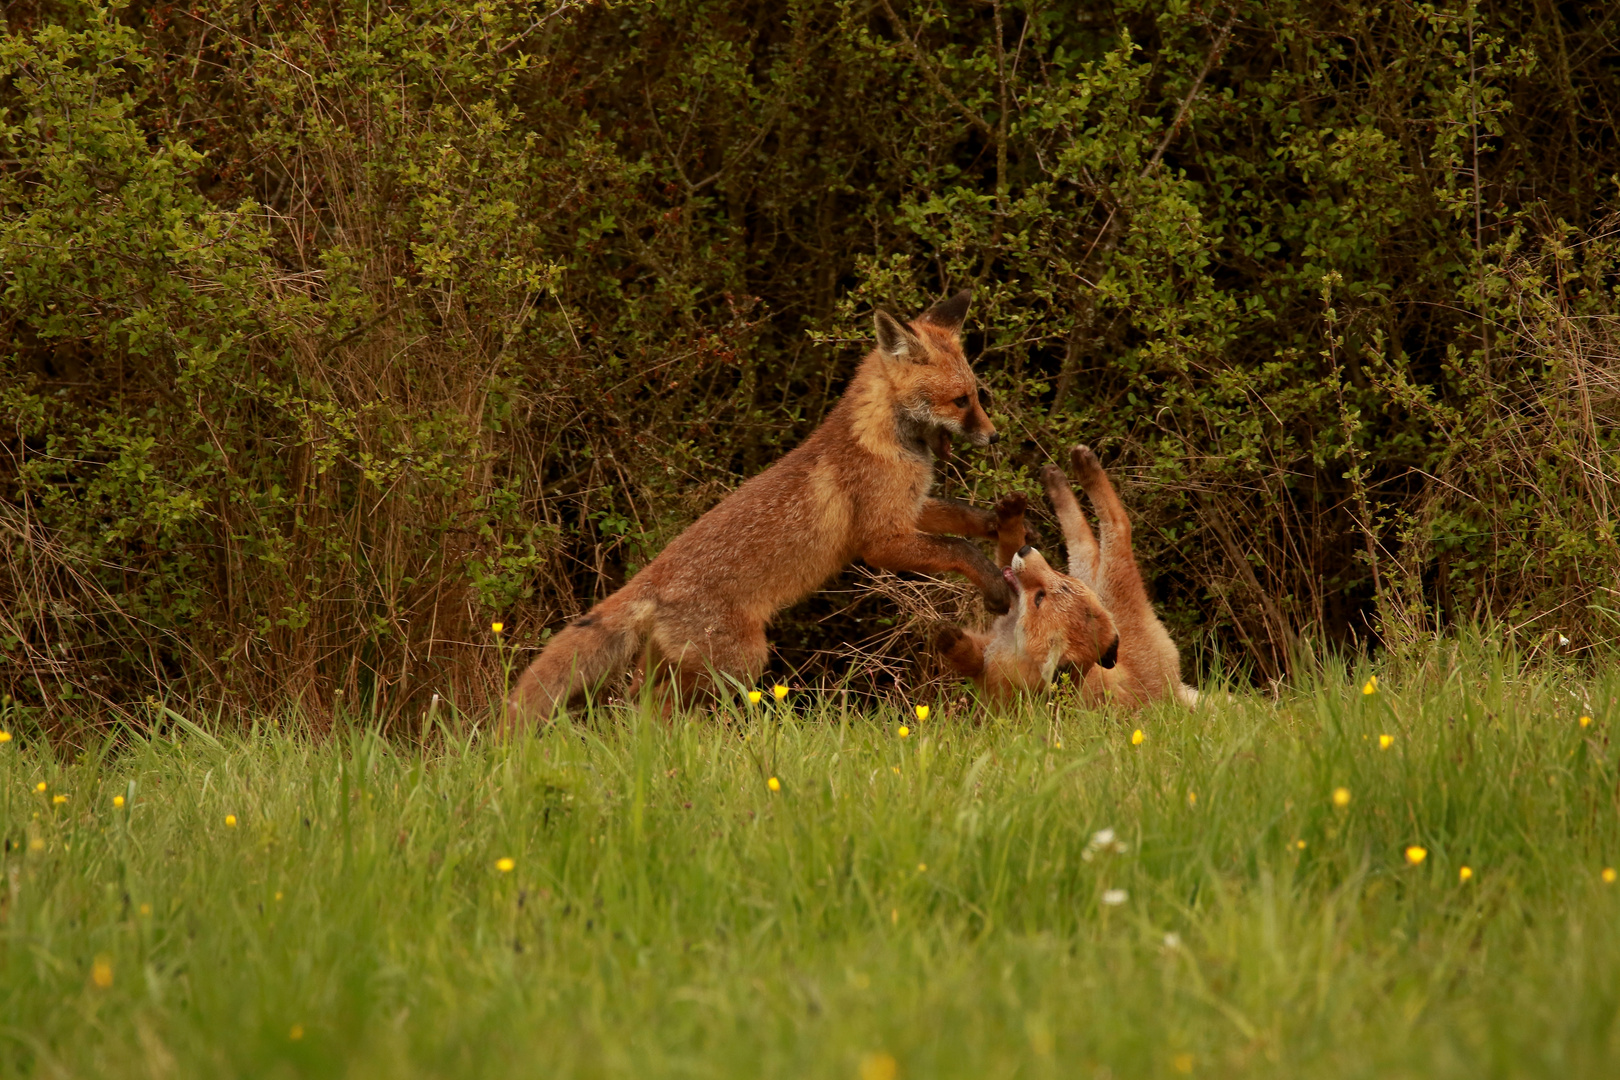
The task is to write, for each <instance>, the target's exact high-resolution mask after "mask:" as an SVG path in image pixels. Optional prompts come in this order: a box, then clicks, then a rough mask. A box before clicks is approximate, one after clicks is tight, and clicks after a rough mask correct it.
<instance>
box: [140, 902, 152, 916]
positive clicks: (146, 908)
mask: <svg viewBox="0 0 1620 1080" xmlns="http://www.w3.org/2000/svg"><path fill="white" fill-rule="evenodd" d="M141 914H142V915H150V914H152V905H151V904H142V905H141Z"/></svg>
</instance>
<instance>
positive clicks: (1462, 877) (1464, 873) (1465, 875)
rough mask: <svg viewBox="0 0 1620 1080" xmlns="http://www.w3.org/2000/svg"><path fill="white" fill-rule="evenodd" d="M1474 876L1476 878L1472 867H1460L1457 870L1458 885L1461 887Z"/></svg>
mask: <svg viewBox="0 0 1620 1080" xmlns="http://www.w3.org/2000/svg"><path fill="white" fill-rule="evenodd" d="M1473 876H1474V871H1473V869H1472V868H1471V867H1467V866H1459V867H1458V868H1457V883H1458V884H1459V885H1460V884H1462V883H1463V882H1465V881H1467V880H1468V879H1469V878H1471V877H1473Z"/></svg>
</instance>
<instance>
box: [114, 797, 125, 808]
mask: <svg viewBox="0 0 1620 1080" xmlns="http://www.w3.org/2000/svg"><path fill="white" fill-rule="evenodd" d="M123 808H124V797H123V796H122V795H114V796H113V809H114V810H122V809H123Z"/></svg>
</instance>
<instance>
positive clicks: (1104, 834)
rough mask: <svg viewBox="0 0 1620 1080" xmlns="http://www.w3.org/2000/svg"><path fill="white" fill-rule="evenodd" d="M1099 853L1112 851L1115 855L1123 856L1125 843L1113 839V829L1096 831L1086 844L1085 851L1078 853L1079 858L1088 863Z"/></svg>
mask: <svg viewBox="0 0 1620 1080" xmlns="http://www.w3.org/2000/svg"><path fill="white" fill-rule="evenodd" d="M1099 851H1112V852H1114V853H1115V854H1119V855H1123V854H1124V853H1125V842H1124V841H1123V840H1116V839H1114V830H1113V829H1098V830H1097V831H1096V832H1094V833H1092V834H1091V839H1090V840H1089V841H1087V843H1086V850H1084V851H1082V852H1081V853H1080V857H1081V858H1082V859H1084V860H1085V861H1086V862H1090V861H1091V860H1092V859H1094V858H1096V857H1097V853H1098V852H1099Z"/></svg>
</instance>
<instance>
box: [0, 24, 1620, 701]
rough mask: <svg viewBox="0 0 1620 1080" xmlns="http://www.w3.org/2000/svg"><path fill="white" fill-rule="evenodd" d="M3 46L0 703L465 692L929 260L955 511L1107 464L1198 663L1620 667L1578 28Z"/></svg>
mask: <svg viewBox="0 0 1620 1080" xmlns="http://www.w3.org/2000/svg"><path fill="white" fill-rule="evenodd" d="M6 17H7V23H8V35H7V36H6V38H5V39H4V42H3V45H0V50H3V59H0V65H3V69H4V73H5V74H4V80H3V82H0V108H3V109H4V114H3V118H0V143H3V146H0V159H3V160H0V205H3V218H0V288H3V291H0V324H3V326H4V330H5V334H6V338H5V342H4V346H3V349H0V534H3V536H4V541H5V544H4V550H3V559H4V572H3V574H0V658H3V659H0V677H3V680H4V682H5V684H6V689H7V690H8V691H9V694H10V695H11V697H12V699H13V702H12V704H11V705H10V706H9V708H12V709H14V710H16V709H21V710H26V711H28V712H29V713H30V715H36V716H38V717H40V718H42V719H45V718H50V717H66V716H74V715H85V714H90V713H93V714H94V715H96V716H99V717H102V718H111V717H116V716H118V715H120V714H123V715H132V716H143V715H146V713H145V712H143V710H144V709H147V708H148V706H146V705H144V704H142V703H144V702H147V701H148V700H150V699H153V698H157V697H162V698H165V699H169V698H175V697H178V698H184V699H187V700H189V701H191V702H194V703H201V704H204V705H215V706H219V707H225V708H228V709H230V710H233V711H234V710H237V709H240V708H241V707H244V706H249V705H253V704H263V703H266V702H269V701H285V700H286V698H287V696H288V695H289V694H290V695H292V696H293V697H295V698H297V699H298V700H299V701H300V702H301V704H303V705H304V706H305V707H306V708H307V709H309V710H310V711H311V713H312V714H313V715H324V714H326V713H327V712H328V711H329V709H330V707H331V704H332V702H333V700H334V698H335V696H336V695H337V694H339V693H340V692H341V693H344V694H347V695H348V696H349V700H350V701H358V702H361V703H363V705H364V707H365V708H367V709H370V710H373V711H374V712H375V713H376V714H377V715H378V716H380V717H384V718H391V717H395V716H400V715H404V714H406V713H409V714H410V715H413V716H414V715H417V712H418V710H419V708H420V706H421V704H422V702H423V700H424V699H425V697H426V696H427V695H429V694H431V693H434V692H437V693H440V694H443V695H445V696H448V697H453V698H455V699H457V700H459V701H462V702H464V703H467V704H476V703H477V702H478V701H479V700H482V698H483V695H485V694H486V693H487V692H488V688H489V687H490V686H492V685H498V683H499V678H500V671H501V669H502V666H503V662H504V663H505V664H511V663H522V662H523V660H524V659H525V658H526V656H527V655H528V654H527V650H528V649H529V648H531V647H533V646H535V645H536V644H538V643H539V642H540V641H541V640H543V637H544V634H545V628H547V627H549V626H554V625H556V624H557V623H558V622H559V621H560V620H562V619H563V618H564V617H565V616H567V615H569V614H571V613H573V612H576V611H578V610H579V609H580V608H581V607H583V606H584V605H586V604H588V603H589V602H590V601H591V600H592V599H593V598H598V597H600V596H602V595H604V594H605V593H606V592H607V591H609V590H611V589H612V588H614V587H615V586H616V585H617V584H618V583H619V582H621V581H622V580H623V578H624V577H625V576H626V575H627V574H629V573H631V572H633V571H634V569H635V568H636V567H637V566H638V565H640V564H641V563H642V562H644V561H645V560H646V559H647V558H648V557H649V555H650V554H651V553H653V552H656V551H657V550H658V548H659V547H660V546H661V545H662V544H663V543H664V542H665V541H666V540H667V539H668V538H669V537H670V536H672V535H673V534H674V533H675V532H676V531H677V530H679V529H680V528H681V527H682V526H683V525H684V524H686V523H687V522H689V521H690V520H692V518H693V517H694V516H695V515H697V514H698V513H700V512H701V511H702V510H703V509H705V508H706V507H708V506H710V505H712V504H713V502H714V501H715V500H716V499H718V498H719V497H720V495H721V494H722V493H724V492H725V491H726V490H728V489H729V488H731V487H732V486H734V485H735V484H736V483H737V482H738V480H739V479H740V478H742V477H745V476H747V475H749V474H751V473H753V472H755V471H757V470H759V469H761V468H763V467H764V466H765V465H766V464H768V463H769V462H770V461H771V460H772V459H774V458H775V457H777V456H778V455H780V454H781V453H782V452H783V451H784V450H785V449H787V448H789V447H791V446H793V445H794V444H795V443H797V442H798V441H799V440H800V439H801V438H802V437H803V436H804V435H805V434H806V433H807V432H808V431H809V430H810V429H811V428H812V427H813V426H814V425H815V424H816V422H817V421H818V420H819V418H820V417H821V416H822V415H823V414H824V413H825V411H826V410H827V408H828V406H829V405H830V403H831V402H832V401H833V400H834V399H835V398H836V396H837V394H838V393H839V391H840V389H841V388H842V386H843V385H844V382H845V380H846V379H847V377H848V376H849V374H850V372H851V371H852V370H853V367H854V364H855V362H856V360H857V359H858V357H859V355H860V354H861V353H862V351H863V350H864V349H865V347H866V344H865V337H866V333H867V327H868V325H869V315H870V310H871V308H872V306H874V305H883V306H886V307H889V308H891V309H893V310H897V311H901V312H903V313H909V312H912V311H915V310H918V309H920V308H921V307H922V306H924V305H925V304H926V303H928V302H930V301H931V300H932V299H933V298H936V297H938V296H939V295H941V294H944V293H946V292H948V291H951V290H954V289H957V288H960V287H962V286H964V285H972V286H973V287H974V288H975V290H976V292H975V295H976V297H977V300H976V305H975V311H974V315H973V319H972V327H973V332H972V334H971V336H970V345H971V347H972V350H973V352H975V353H977V354H978V356H979V357H980V358H981V359H980V361H979V366H980V368H981V370H982V371H983V373H984V376H985V379H986V381H987V383H988V384H989V385H990V386H991V388H992V389H993V391H994V393H995V394H996V397H997V400H998V408H997V420H998V423H999V424H1001V425H1002V427H1003V430H1004V431H1005V432H1006V433H1007V434H1008V435H1010V436H1011V438H1010V439H1008V440H1007V441H1006V442H1004V443H1003V445H1002V446H1001V447H998V448H996V450H995V451H993V452H990V453H988V454H983V455H976V456H974V457H972V458H969V459H958V460H957V461H956V462H954V463H953V465H952V467H951V468H950V469H949V470H948V475H947V476H945V478H944V481H945V484H946V486H947V488H948V489H950V490H952V491H953V492H954V493H957V494H963V495H968V496H971V497H974V498H978V499H982V500H988V499H990V498H991V497H992V496H993V495H995V494H997V493H1000V492H1003V491H1006V490H1009V489H1011V488H1013V487H1021V488H1023V489H1025V490H1027V491H1030V492H1031V493H1032V494H1034V493H1035V492H1036V488H1035V485H1034V484H1033V483H1032V475H1033V470H1034V469H1035V467H1036V466H1038V465H1039V464H1040V463H1042V462H1044V461H1046V460H1048V459H1049V458H1051V457H1061V455H1062V454H1063V453H1064V451H1065V449H1066V448H1067V446H1068V445H1070V444H1071V443H1073V442H1076V441H1082V440H1083V441H1087V442H1090V443H1092V444H1093V445H1096V446H1098V447H1099V449H1100V450H1101V452H1102V454H1103V457H1104V459H1105V461H1106V462H1107V463H1109V464H1110V466H1111V467H1112V469H1113V470H1114V473H1115V475H1116V477H1118V478H1119V479H1120V481H1121V482H1122V486H1123V488H1124V491H1125V497H1126V500H1127V502H1128V504H1129V505H1130V507H1131V508H1132V510H1133V512H1134V513H1135V515H1136V516H1137V519H1138V521H1139V525H1138V531H1137V534H1136V542H1137V550H1138V554H1139V556H1140V558H1141V559H1142V561H1143V562H1144V564H1145V565H1146V566H1147V567H1148V568H1149V573H1150V575H1151V577H1152V579H1153V584H1154V588H1155V589H1156V590H1157V595H1158V598H1159V600H1160V602H1161V606H1162V609H1163V611H1164V612H1165V614H1166V618H1167V621H1168V622H1170V623H1171V625H1172V629H1173V631H1174V633H1175V634H1176V636H1177V637H1178V639H1179V640H1181V641H1182V642H1183V643H1184V645H1185V646H1187V647H1188V648H1187V651H1188V652H1189V654H1190V656H1191V657H1192V658H1194V659H1199V658H1202V659H1203V660H1208V659H1209V658H1210V657H1212V656H1214V655H1216V654H1217V653H1219V654H1221V655H1223V656H1224V657H1225V658H1226V659H1227V660H1228V661H1232V660H1239V661H1241V662H1242V663H1243V664H1245V665H1247V668H1248V670H1251V671H1252V672H1253V673H1254V674H1255V675H1256V676H1257V677H1260V678H1270V677H1277V676H1279V675H1282V674H1284V673H1285V671H1286V668H1287V666H1288V664H1289V663H1290V662H1291V658H1292V657H1296V656H1297V655H1299V651H1300V647H1301V644H1300V643H1301V642H1302V641H1304V642H1310V643H1323V644H1327V645H1333V644H1336V643H1337V644H1343V643H1348V642H1354V641H1366V640H1379V641H1381V642H1382V643H1384V644H1385V645H1386V646H1389V647H1394V648H1400V647H1404V646H1405V645H1407V644H1410V643H1412V642H1414V641H1416V640H1418V639H1419V638H1421V637H1422V636H1424V635H1427V634H1431V633H1433V632H1435V631H1437V630H1440V629H1443V628H1445V627H1446V626H1448V625H1452V624H1455V623H1458V622H1460V621H1474V620H1496V621H1497V622H1498V624H1499V625H1500V626H1501V627H1502V630H1501V632H1502V633H1507V634H1514V635H1518V636H1520V637H1521V638H1522V639H1523V640H1524V642H1525V643H1527V644H1528V645H1529V646H1530V647H1538V646H1539V645H1540V644H1542V643H1545V642H1547V641H1549V640H1554V641H1555V640H1556V639H1557V636H1558V635H1559V634H1563V635H1565V636H1567V637H1568V638H1569V639H1570V640H1571V645H1570V646H1569V647H1570V648H1573V649H1576V650H1581V649H1591V648H1596V647H1598V646H1601V645H1603V644H1604V643H1605V642H1606V641H1607V640H1608V639H1609V638H1610V637H1611V636H1612V633H1613V628H1614V623H1615V620H1616V618H1617V616H1616V615H1615V614H1613V612H1612V609H1613V608H1614V605H1613V603H1612V602H1611V600H1610V597H1611V596H1612V594H1613V591H1614V589H1615V587H1616V569H1617V567H1620V553H1617V549H1616V530H1615V525H1614V522H1613V520H1612V519H1613V513H1614V510H1613V505H1614V495H1615V491H1616V489H1615V485H1614V479H1613V475H1614V474H1613V469H1612V465H1611V462H1612V453H1613V451H1614V447H1615V429H1614V419H1615V416H1616V412H1617V409H1616V406H1617V398H1620V388H1617V384H1616V370H1617V364H1616V355H1615V353H1616V349H1615V346H1616V335H1615V323H1614V314H1615V287H1616V284H1617V277H1616V262H1615V259H1616V252H1615V237H1616V233H1617V228H1616V222H1615V221H1614V220H1612V219H1611V218H1609V217H1608V216H1607V215H1608V213H1609V208H1610V207H1612V206H1613V205H1614V195H1615V188H1616V183H1617V174H1620V146H1617V142H1616V140H1617V136H1616V130H1617V128H1616V119H1617V118H1616V116H1615V110H1616V106H1617V103H1620V85H1617V82H1620V60H1617V57H1620V48H1617V41H1616V38H1617V34H1620V10H1617V9H1616V8H1615V7H1614V5H1612V4H1608V3H1562V4H1554V3H1551V2H1537V3H1528V4H1525V3H1512V4H1507V3H1474V2H1467V3H1441V4H1415V3H1407V2H1388V3H1380V4H1370V3H1369V4H1361V3H1354V2H1343V3H1336V2H1329V0H1267V2H1265V3H1250V2H1236V3H1230V4H1205V3H1176V2H1171V0H1130V2H1120V3H1105V2H1089V0H1082V2H1071V3H1064V4H1049V3H1044V2H1041V0H1025V2H1016V0H1005V2H1003V0H992V2H988V3H981V2H958V3H940V2H922V3H914V2H908V0H876V2H875V3H872V2H859V0H836V2H824V0H790V2H788V3H785V4H784V3H781V2H773V3H768V4H767V3H746V2H737V0H731V2H717V0H664V2H661V3H657V4H652V3H607V4H578V3H572V2H564V3H562V4H561V5H560V6H556V5H555V4H554V3H551V2H548V3H542V4H530V3H499V4H496V3H487V2H480V3H468V2H465V0H457V2H453V3H446V2H429V0H414V2H385V0H370V2H368V3H360V2H351V0H330V2H327V3H307V2H280V3H250V2H245V0H242V2H229V0H199V2H197V3H195V4H191V5H180V4H167V3H134V2H131V3H123V4H107V5H100V4H92V3H80V2H73V0H62V2H46V0H41V2H37V3H27V2H19V3H13V4H11V5H9V6H8V7H7V9H6ZM845 584H846V586H848V585H849V584H850V582H849V581H846V583H845ZM894 616H895V612H894V611H893V610H891V609H890V608H889V607H888V606H886V604H885V602H884V600H883V598H882V597H873V596H870V595H869V594H865V593H863V592H862V591H861V590H860V589H854V591H845V592H837V591H835V592H832V593H829V594H827V595H824V596H821V597H818V598H817V599H815V600H812V601H811V602H809V603H807V604H806V605H804V606H803V607H802V608H800V609H796V610H795V611H793V612H791V613H789V614H788V615H786V616H785V617H784V619H783V620H782V622H781V624H780V625H779V627H778V630H777V632H776V637H777V640H778V643H779V645H780V658H779V659H780V662H781V663H782V664H784V665H788V664H791V665H795V666H798V667H801V668H802V669H803V670H805V671H806V672H821V673H823V674H837V670H838V667H839V664H840V663H841V662H842V661H837V660H835V659H829V657H831V656H832V655H833V653H832V652H829V650H834V647H835V644H836V643H838V642H846V643H847V642H849V641H853V640H858V639H859V638H861V636H862V635H864V634H867V633H869V632H871V631H872V629H873V626H874V624H878V625H881V624H882V623H883V622H884V621H886V620H892V619H893V618H894ZM492 619H501V620H504V622H505V623H506V625H507V628H508V630H507V634H506V636H505V640H506V641H508V642H509V643H510V645H509V647H508V648H507V649H506V650H505V651H503V650H502V649H501V648H498V647H497V645H496V642H495V640H494V639H493V638H492V636H491V634H490V633H489V630H488V626H489V623H490V621H491V620H492ZM847 652H848V650H847V649H846V650H844V654H845V655H847Z"/></svg>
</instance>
